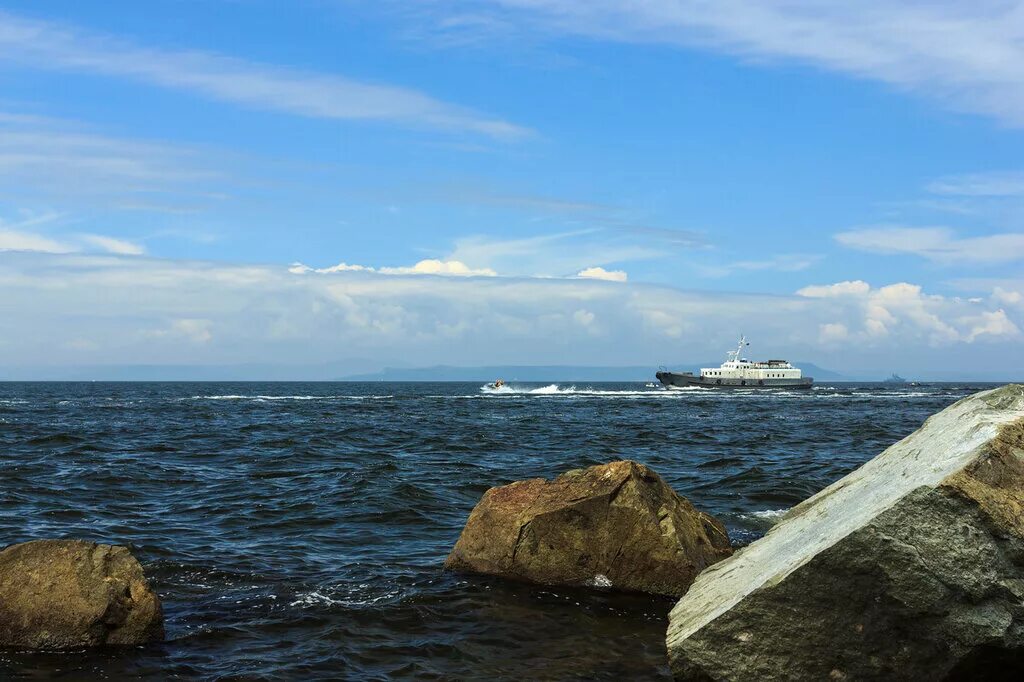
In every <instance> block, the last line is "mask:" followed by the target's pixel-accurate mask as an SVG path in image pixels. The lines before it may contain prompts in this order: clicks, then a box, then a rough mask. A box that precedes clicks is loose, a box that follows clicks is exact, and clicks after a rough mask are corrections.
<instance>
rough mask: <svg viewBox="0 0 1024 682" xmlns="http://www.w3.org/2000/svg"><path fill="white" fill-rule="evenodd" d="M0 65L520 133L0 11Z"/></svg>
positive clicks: (383, 92)
mask: <svg viewBox="0 0 1024 682" xmlns="http://www.w3.org/2000/svg"><path fill="white" fill-rule="evenodd" d="M0 60H2V61H6V62H9V63H11V62H13V63H16V64H18V65H20V66H24V67H28V68H33V69H44V70H51V71H66V72H76V73H87V74H96V75H102V76H111V77H115V78H123V79H126V80H131V81H135V82H139V83H143V84H146V85H152V86H156V87H162V88H169V89H173V90H180V91H184V92H189V93H192V94H195V95H199V96H202V97H206V98H209V99H214V100H219V101H224V102H231V103H234V104H240V105H243V106H247V107H252V108H257V109H263V110H267V111H277V112H281V113H287V114H293V115H297V116H304V117H310V118H324V119H337V120H376V121H390V122H392V123H398V124H402V125H408V126H417V127H424V128H432V129H441V130H450V131H455V132H464V133H474V134H480V135H486V136H489V137H493V138H505V139H513V138H518V137H522V136H524V135H528V134H529V133H530V131H529V130H528V129H526V128H524V127H522V126H519V125H516V124H513V123H510V122H508V121H504V120H501V119H499V118H494V117H490V116H486V115H484V114H479V113H477V112H475V111H472V110H470V109H467V108H464V107H460V106H458V105H455V104H451V103H448V102H443V101H441V100H438V99H435V98H433V97H431V96H429V95H427V94H425V93H422V92H419V91H417V90H414V89H410V88H405V87H399V86H393V85H385V84H379V83H370V82H364V81H360V80H356V79H352V78H347V77H344V76H340V75H337V74H328V73H316V72H307V71H301V70H297V69H290V68H285V67H279V66H273V65H269V64H261V63H256V62H251V61H246V60H243V59H237V58H234V57H230V56H226V55H221V54H217V53H213V52H203V51H173V50H161V49H157V48H152V47H143V46H139V45H135V44H133V43H131V42H128V41H125V40H122V39H118V38H115V37H112V36H109V35H104V34H101V33H95V32H90V31H87V30H84V29H80V28H77V27H74V26H69V25H64V24H58V23H52V22H47V21H40V20H35V19H29V18H24V17H20V16H17V15H14V14H10V13H5V12H0Z"/></svg>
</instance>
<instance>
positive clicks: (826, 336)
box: [818, 322, 850, 343]
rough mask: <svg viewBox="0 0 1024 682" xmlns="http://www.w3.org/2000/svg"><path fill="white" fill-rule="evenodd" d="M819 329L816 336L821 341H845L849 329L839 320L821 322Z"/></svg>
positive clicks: (848, 334)
mask: <svg viewBox="0 0 1024 682" xmlns="http://www.w3.org/2000/svg"><path fill="white" fill-rule="evenodd" d="M819 329H820V333H819V335H818V336H819V338H820V339H821V341H822V343H834V342H837V341H845V340H846V339H847V338H849V336H850V330H849V329H847V328H846V325H845V324H841V323H839V322H829V323H828V324H823V325H821V327H820V328H819Z"/></svg>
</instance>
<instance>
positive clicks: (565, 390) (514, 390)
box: [480, 384, 671, 397]
mask: <svg viewBox="0 0 1024 682" xmlns="http://www.w3.org/2000/svg"><path fill="white" fill-rule="evenodd" d="M480 392H481V393H483V394H484V395H493V396H500V395H536V396H571V395H582V396H609V397H621V396H627V397H628V396H643V397H666V396H669V395H671V394H670V393H669V392H668V391H666V390H664V389H660V388H642V389H632V390H629V389H626V390H613V389H600V388H591V387H589V386H585V387H582V388H577V387H576V386H575V385H571V386H566V387H562V386H560V385H559V384H548V385H547V386H539V387H530V386H516V385H510V384H505V385H503V386H499V387H497V388H495V387H494V385H493V384H485V385H483V386H481V387H480Z"/></svg>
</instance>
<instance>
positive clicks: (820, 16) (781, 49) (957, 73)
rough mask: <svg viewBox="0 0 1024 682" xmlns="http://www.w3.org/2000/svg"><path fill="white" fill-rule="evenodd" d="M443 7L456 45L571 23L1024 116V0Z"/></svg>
mask: <svg viewBox="0 0 1024 682" xmlns="http://www.w3.org/2000/svg"><path fill="white" fill-rule="evenodd" d="M433 10H434V13H433V17H432V21H433V22H434V26H435V27H436V30H437V32H438V34H439V35H440V36H442V37H443V38H444V41H445V42H446V43H448V44H458V41H457V40H456V39H455V36H457V35H458V33H459V32H460V31H463V32H467V33H470V34H476V33H480V32H487V33H488V34H494V33H498V32H506V33H508V32H513V31H515V32H518V33H520V34H523V35H529V36H531V37H535V36H537V35H538V34H541V35H543V34H544V33H548V34H558V33H563V34H564V33H568V34H574V35H581V36H586V37H590V38H594V39H598V40H615V41H625V42H635V43H654V44H667V45H678V46H681V47H685V48H697V49H706V50H711V51H716V52H720V53H726V54H731V55H735V56H737V57H739V58H741V59H744V60H748V61H752V62H763V61H766V60H785V61H795V62H798V63H804V64H808V65H811V66H814V67H817V68H821V69H825V70H828V71H833V72H839V73H843V74H848V75H850V76H854V77H857V78H865V79H870V80H876V81H881V82H884V83H887V84H889V85H892V86H895V87H897V88H900V89H902V90H907V91H911V92H914V93H920V94H923V95H925V96H928V97H932V98H935V99H938V100H940V101H942V102H944V103H945V104H946V105H948V106H950V107H952V108H954V109H956V110H960V111H967V112H973V113H980V114H985V115H989V116H993V117H996V118H998V119H999V120H1001V121H1003V122H1005V123H1008V124H1010V125H1014V126H1022V125H1024V71H1022V70H1021V69H1020V66H1019V65H1020V64H1021V63H1024V8H1022V7H1021V6H1020V5H1019V4H1018V3H1015V2H1002V1H1001V0H981V1H980V2H975V3H971V4H964V3H962V2H956V1H955V0H939V1H938V2H930V3H921V2H915V1H914V0H896V1H894V2H883V1H882V0H868V1H867V2H857V3H827V2H819V1H818V0H765V1H763V2H757V3H750V2H741V1H740V0H719V1H717V2H704V1H702V0H639V1H637V0H591V1H590V2H577V1H576V0H479V1H473V2H455V3H452V2H435V3H434V4H433ZM414 18H415V19H416V20H418V21H420V22H423V21H424V18H423V12H422V11H420V12H419V14H418V15H416V16H415V17H414ZM534 39H535V38H534Z"/></svg>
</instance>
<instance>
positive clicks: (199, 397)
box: [182, 395, 394, 402]
mask: <svg viewBox="0 0 1024 682" xmlns="http://www.w3.org/2000/svg"><path fill="white" fill-rule="evenodd" d="M387 398H394V396H393V395H194V396H192V397H191V398H182V400H251V401H253V402H264V401H273V400H384V399H387Z"/></svg>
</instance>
